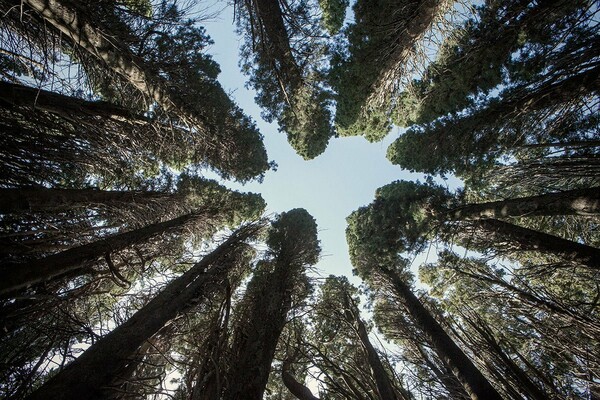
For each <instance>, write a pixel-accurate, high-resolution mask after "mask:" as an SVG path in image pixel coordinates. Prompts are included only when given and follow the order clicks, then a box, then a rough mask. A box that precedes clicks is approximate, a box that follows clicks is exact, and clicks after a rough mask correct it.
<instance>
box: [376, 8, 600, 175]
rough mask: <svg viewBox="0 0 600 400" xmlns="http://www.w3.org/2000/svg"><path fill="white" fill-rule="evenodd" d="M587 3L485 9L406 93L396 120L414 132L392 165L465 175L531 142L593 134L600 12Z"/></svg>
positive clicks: (395, 150)
mask: <svg viewBox="0 0 600 400" xmlns="http://www.w3.org/2000/svg"><path fill="white" fill-rule="evenodd" d="M586 5H587V2H585V1H584V2H580V3H574V2H568V1H556V2H543V3H540V4H538V5H533V6H530V5H524V4H522V3H521V2H514V3H513V2H510V3H508V4H507V3H506V2H494V1H491V2H489V3H488V4H486V5H484V6H482V7H480V8H479V12H478V18H477V20H470V21H468V22H467V23H466V24H465V26H464V27H463V28H461V29H460V30H458V32H457V33H456V34H454V35H452V36H451V37H450V39H449V40H448V42H447V43H446V44H445V45H444V46H442V48H441V50H440V52H439V54H438V58H437V60H436V61H435V62H433V63H432V64H431V65H430V66H429V67H428V69H427V71H426V72H425V74H424V76H423V77H422V78H421V79H420V80H417V81H415V82H414V83H413V85H412V86H411V87H410V88H408V89H407V90H406V91H405V92H404V93H402V94H401V95H400V96H399V97H398V102H397V104H398V108H397V110H396V111H395V115H394V117H393V119H394V122H395V123H397V124H399V125H402V126H411V128H410V129H409V130H408V131H407V132H406V133H404V134H403V135H402V136H401V137H399V138H398V139H397V140H396V141H395V142H394V143H393V144H392V145H391V146H390V148H389V149H388V159H389V160H390V161H391V162H392V163H394V164H398V165H401V166H403V167H404V168H407V169H409V170H411V171H421V172H426V173H430V174H444V173H448V172H454V173H457V174H459V175H461V176H465V175H466V174H469V173H470V172H472V171H473V170H474V169H477V168H481V169H485V168H489V167H490V166H492V165H494V164H495V163H497V162H502V161H503V160H502V157H503V156H506V158H509V157H517V158H520V157H521V154H523V153H524V151H521V150H520V146H521V145H523V144H532V143H548V142H553V141H564V142H568V141H569V140H573V141H578V140H586V138H589V137H590V136H589V132H590V131H589V130H588V129H587V128H583V121H586V120H587V121H589V120H590V117H591V118H593V119H595V115H596V114H597V112H596V111H595V109H594V106H593V104H596V103H597V101H598V100H597V98H596V96H597V92H598V88H597V85H596V84H594V83H593V82H595V80H596V78H595V77H596V76H597V74H598V71H597V70H596V68H594V67H593V66H594V65H595V64H594V63H595V61H593V60H595V59H596V58H597V57H596V56H595V55H593V54H594V52H595V50H592V49H593V48H594V47H595V45H594V44H593V42H594V41H596V42H597V39H598V34H597V30H596V29H595V27H594V22H593V20H594V18H595V17H594V15H595V13H596V12H597V10H595V9H594V8H593V7H592V8H588V7H587V6H586ZM584 82H585V83H584ZM587 101H591V104H589V105H591V107H589V106H586V105H584V103H585V102H587ZM413 124H420V125H418V126H416V125H413ZM596 128H597V126H596ZM567 138H568V139H567ZM425 148H426V149H427V151H421V152H416V151H414V149H425ZM543 154H548V152H546V153H543ZM538 156H539V154H538Z"/></svg>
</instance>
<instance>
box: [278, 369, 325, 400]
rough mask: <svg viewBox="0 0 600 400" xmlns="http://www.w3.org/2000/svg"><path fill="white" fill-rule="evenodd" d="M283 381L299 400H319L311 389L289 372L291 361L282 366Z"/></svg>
mask: <svg viewBox="0 0 600 400" xmlns="http://www.w3.org/2000/svg"><path fill="white" fill-rule="evenodd" d="M281 380H282V381H283V384H284V385H285V387H286V388H287V389H288V390H289V391H290V393H291V394H293V395H294V396H296V398H297V399H298V400H319V398H318V397H316V396H315V395H313V394H312V392H311V391H310V389H309V388H307V387H306V386H304V385H303V384H302V383H300V382H298V381H297V380H296V378H294V375H292V374H291V373H290V371H289V361H287V360H286V361H284V362H283V365H282V366H281Z"/></svg>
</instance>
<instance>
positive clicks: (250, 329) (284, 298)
mask: <svg viewBox="0 0 600 400" xmlns="http://www.w3.org/2000/svg"><path fill="white" fill-rule="evenodd" d="M286 267H288V266H287V265H277V266H276V267H275V269H276V270H275V271H274V272H272V273H267V274H265V275H260V276H258V280H256V278H257V277H256V276H255V277H254V278H253V281H254V283H255V284H256V283H257V281H258V282H259V284H258V285H257V286H259V287H258V288H257V287H256V286H254V287H253V282H252V281H251V282H250V283H249V285H248V289H247V291H246V296H249V297H250V299H251V300H250V304H249V310H248V312H247V314H245V315H244V318H243V319H242V321H245V322H246V323H245V325H241V326H238V327H237V328H236V332H235V338H234V340H233V345H232V353H233V355H234V356H233V358H232V359H231V361H230V365H229V370H228V371H227V376H228V378H229V379H228V382H229V384H228V386H227V388H226V390H225V393H224V395H223V400H237V399H242V398H243V399H246V400H261V399H262V398H263V393H264V391H265V387H266V385H267V381H268V378H269V373H270V371H271V363H272V362H273V357H274V356H275V350H276V348H277V342H278V341H279V336H280V335H281V332H282V331H283V328H284V326H285V323H286V317H287V313H288V311H289V310H290V308H291V301H292V299H291V296H292V291H293V285H294V280H293V279H291V277H290V276H289V275H288V274H289V271H286ZM255 274H256V272H255Z"/></svg>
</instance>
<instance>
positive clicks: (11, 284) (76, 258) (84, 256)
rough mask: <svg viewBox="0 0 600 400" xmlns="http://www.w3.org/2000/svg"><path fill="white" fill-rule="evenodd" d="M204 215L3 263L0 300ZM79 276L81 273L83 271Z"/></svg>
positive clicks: (195, 215) (183, 217) (188, 215)
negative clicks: (36, 257) (33, 258)
mask: <svg viewBox="0 0 600 400" xmlns="http://www.w3.org/2000/svg"><path fill="white" fill-rule="evenodd" d="M204 215H207V214H200V213H191V214H186V215H183V216H180V217H177V218H174V219H172V220H169V221H165V222H158V223H155V224H151V225H148V226H145V227H143V228H139V229H135V230H133V231H129V232H125V233H119V234H116V235H113V236H109V237H107V238H105V239H100V240H98V241H95V242H92V243H88V244H85V245H82V246H78V247H74V248H71V249H68V250H65V251H62V252H60V253H56V254H52V255H50V256H47V257H44V258H40V259H36V260H32V261H30V262H27V263H7V264H5V265H3V266H2V280H1V281H0V296H3V295H6V294H9V293H11V292H13V291H16V290H20V289H24V288H26V287H28V286H31V285H34V284H37V283H41V282H45V281H49V280H52V279H54V278H58V277H60V276H61V275H64V274H66V273H69V272H73V271H75V270H77V269H80V268H85V267H86V266H88V265H89V264H91V263H93V262H95V261H97V260H98V259H99V258H100V257H103V256H104V255H105V254H106V253H110V252H113V251H119V250H122V249H125V248H126V247H128V246H131V245H132V244H135V243H141V242H144V241H146V240H148V239H150V238H152V237H153V236H156V235H161V234H164V233H166V232H172V231H175V230H178V229H181V228H182V227H183V226H184V225H185V224H186V223H188V222H190V221H192V220H195V219H198V218H200V217H202V216H204ZM82 273H85V271H83V272H82Z"/></svg>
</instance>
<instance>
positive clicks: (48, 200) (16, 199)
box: [0, 187, 177, 213]
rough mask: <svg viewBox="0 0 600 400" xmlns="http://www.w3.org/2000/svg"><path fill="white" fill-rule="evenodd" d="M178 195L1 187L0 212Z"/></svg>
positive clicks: (116, 202)
mask: <svg viewBox="0 0 600 400" xmlns="http://www.w3.org/2000/svg"><path fill="white" fill-rule="evenodd" d="M176 196H177V195H174V194H169V193H164V192H151V191H145V192H135V191H116V190H98V189H48V188H45V187H31V188H18V189H5V188H0V213H18V212H22V211H33V212H36V211H52V210H67V209H70V208H73V207H94V206H97V205H116V204H119V203H129V204H131V203H136V204H140V203H142V204H143V203H144V202H150V201H153V200H159V199H166V198H169V197H171V198H172V199H173V200H175V198H176Z"/></svg>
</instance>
